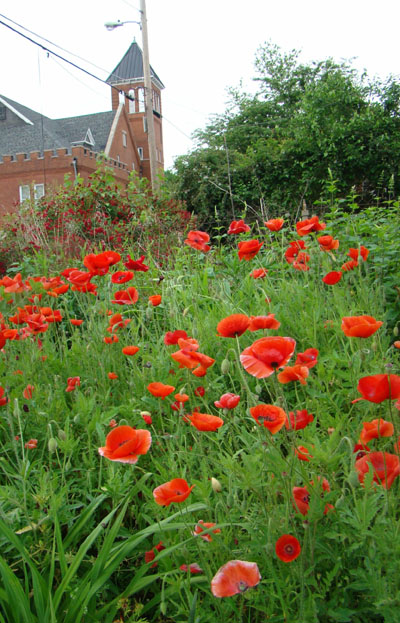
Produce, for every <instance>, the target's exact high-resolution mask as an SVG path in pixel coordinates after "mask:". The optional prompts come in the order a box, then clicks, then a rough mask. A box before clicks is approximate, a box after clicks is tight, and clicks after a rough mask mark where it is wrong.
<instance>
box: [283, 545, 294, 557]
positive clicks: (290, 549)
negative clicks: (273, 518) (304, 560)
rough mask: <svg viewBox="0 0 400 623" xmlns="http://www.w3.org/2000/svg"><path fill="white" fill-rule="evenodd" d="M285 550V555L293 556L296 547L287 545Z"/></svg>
mask: <svg viewBox="0 0 400 623" xmlns="http://www.w3.org/2000/svg"><path fill="white" fill-rule="evenodd" d="M283 549H284V550H285V554H286V555H287V556H291V555H292V554H293V553H294V547H293V545H290V543H287V544H286V545H285V547H284V548H283Z"/></svg>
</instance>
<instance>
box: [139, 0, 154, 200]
mask: <svg viewBox="0 0 400 623" xmlns="http://www.w3.org/2000/svg"><path fill="white" fill-rule="evenodd" d="M140 14H141V22H142V43H143V73H144V92H145V105H146V119H147V140H148V145H149V159H150V177H151V188H152V191H153V192H154V191H155V190H157V187H158V180H157V154H156V137H155V131H154V116H153V87H152V84H151V75H150V59H149V41H148V35H147V15H146V0H140Z"/></svg>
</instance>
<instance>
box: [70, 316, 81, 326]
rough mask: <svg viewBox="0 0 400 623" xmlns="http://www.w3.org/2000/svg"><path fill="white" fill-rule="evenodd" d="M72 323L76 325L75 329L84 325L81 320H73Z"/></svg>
mask: <svg viewBox="0 0 400 623" xmlns="http://www.w3.org/2000/svg"><path fill="white" fill-rule="evenodd" d="M70 323H71V324H72V325H74V327H80V326H81V324H83V320H80V319H79V318H71V320H70Z"/></svg>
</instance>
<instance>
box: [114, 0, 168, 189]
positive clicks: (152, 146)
mask: <svg viewBox="0 0 400 623" xmlns="http://www.w3.org/2000/svg"><path fill="white" fill-rule="evenodd" d="M140 14H141V21H140V22H136V21H132V20H126V21H124V22H121V21H120V20H118V21H117V22H106V23H105V24H104V26H105V27H106V28H107V30H110V31H111V30H114V29H115V28H118V27H119V26H123V25H124V24H139V25H140V29H141V31H142V45H143V73H144V76H143V78H144V92H145V103H146V119H147V141H148V145H149V160H150V177H151V188H152V190H153V192H154V191H155V190H156V188H157V183H156V176H157V165H156V158H157V154H156V139H155V130H154V117H153V103H152V85H151V76H150V60H149V42H148V36H147V16H146V0H140Z"/></svg>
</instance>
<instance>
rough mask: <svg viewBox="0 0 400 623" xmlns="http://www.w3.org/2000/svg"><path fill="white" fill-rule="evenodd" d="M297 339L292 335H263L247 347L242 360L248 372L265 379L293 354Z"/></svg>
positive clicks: (284, 363)
mask: <svg viewBox="0 0 400 623" xmlns="http://www.w3.org/2000/svg"><path fill="white" fill-rule="evenodd" d="M295 348H296V341H295V340H294V339H293V338H291V337H280V336H273V337H262V338H261V339H259V340H256V341H255V342H254V343H253V344H252V345H251V346H249V347H248V348H245V349H244V351H243V352H242V354H241V355H240V362H241V364H242V366H243V367H244V369H245V370H246V372H248V373H249V374H251V375H252V376H255V377H257V378H258V379H263V378H266V377H268V376H270V375H271V374H273V373H274V371H275V370H276V369H277V368H283V367H284V366H285V365H286V364H287V363H288V361H289V360H290V358H291V357H292V355H293V352H294V349H295Z"/></svg>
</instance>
